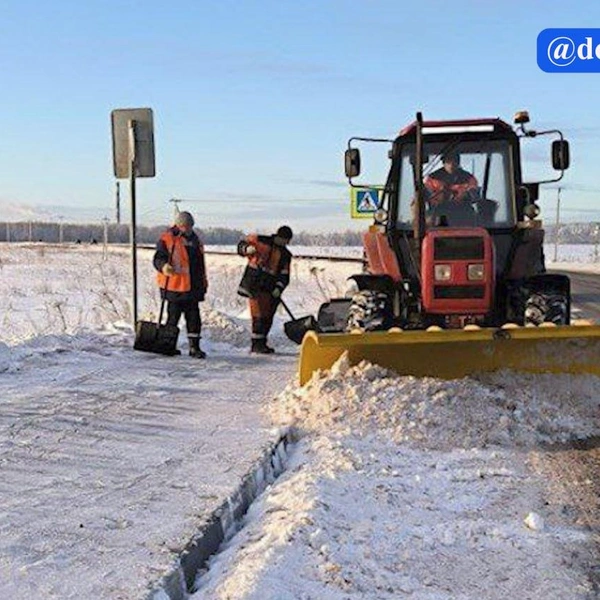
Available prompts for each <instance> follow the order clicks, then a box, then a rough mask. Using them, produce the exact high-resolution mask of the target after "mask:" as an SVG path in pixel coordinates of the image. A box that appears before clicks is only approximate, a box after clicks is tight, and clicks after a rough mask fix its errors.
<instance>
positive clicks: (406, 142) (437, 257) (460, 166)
mask: <svg viewBox="0 0 600 600" xmlns="http://www.w3.org/2000/svg"><path fill="white" fill-rule="evenodd" d="M528 122H529V117H528V114H527V113H526V112H520V113H517V115H516V117H515V124H516V128H515V129H513V128H512V127H511V126H510V125H509V124H507V123H506V122H504V121H502V120H500V119H499V118H488V119H468V120H453V121H423V118H422V116H421V114H420V113H418V114H417V118H416V120H415V121H414V122H413V123H411V124H410V125H408V126H407V127H406V128H404V129H403V130H402V131H401V132H400V134H399V136H398V137H397V138H396V139H395V140H389V141H390V142H391V150H390V152H389V157H390V159H391V164H390V168H389V172H388V175H387V180H386V182H385V186H384V187H383V191H382V196H381V202H380V208H379V210H378V211H377V213H376V215H375V221H374V224H373V225H372V226H371V227H370V228H369V230H368V231H367V232H366V233H365V234H364V236H363V240H364V253H365V269H364V272H363V273H361V274H357V275H356V276H354V277H353V278H352V280H353V282H354V285H355V290H354V293H352V294H351V295H349V296H350V297H347V298H343V299H333V300H331V301H330V302H328V303H326V304H324V305H323V306H322V307H321V309H320V311H319V316H318V323H319V327H318V331H317V332H310V333H309V334H308V335H307V336H305V339H304V343H303V348H302V353H301V368H300V370H301V380H302V382H304V381H306V380H307V378H309V377H310V375H311V374H312V372H313V371H314V370H316V369H318V368H326V367H328V366H330V365H331V364H332V362H333V361H334V360H335V359H336V358H337V357H339V356H340V355H341V353H342V352H344V351H348V353H349V357H350V360H351V362H354V363H355V362H358V361H359V360H361V359H362V358H367V359H370V360H373V361H374V362H378V363H380V364H383V365H385V366H388V367H391V368H394V369H395V370H397V371H399V372H401V373H407V374H414V375H438V376H442V377H456V376H462V375H465V374H469V373H471V372H475V371H478V370H492V369H497V368H503V367H511V368H520V369H524V370H528V371H536V372H537V371H570V372H594V373H600V365H599V363H600V360H599V359H598V356H600V345H599V344H600V327H594V326H588V327H572V326H570V320H571V317H570V306H571V295H570V285H569V279H568V277H566V276H564V275H558V274H552V273H548V272H546V267H545V262H544V251H543V242H544V231H543V229H542V224H541V221H540V220H538V219H537V217H538V215H539V213H540V209H539V207H538V205H537V203H536V201H537V200H538V195H539V186H540V184H543V183H550V182H555V181H558V180H559V179H561V178H562V176H563V174H564V171H565V169H567V168H568V166H569V144H568V142H567V141H566V140H564V138H563V136H562V134H561V132H560V131H558V130H550V131H533V130H529V129H527V128H526V124H527V123H528ZM542 135H553V136H554V137H555V138H556V139H555V140H554V141H553V142H552V166H553V168H554V169H556V170H558V171H560V173H559V175H558V177H556V178H554V179H546V180H544V181H538V182H535V183H525V182H523V180H522V172H521V147H520V144H521V142H522V140H523V139H524V138H534V137H538V136H542ZM382 141H384V140H374V139H370V138H352V139H351V140H350V141H349V144H348V149H347V150H346V154H345V168H346V175H347V177H348V179H349V182H350V184H351V185H352V186H355V187H356V185H355V183H354V181H353V180H354V179H355V178H356V177H357V176H359V175H360V171H361V156H360V150H359V149H358V148H356V147H353V144H354V143H355V142H361V143H365V142H382ZM361 187H362V186H361ZM554 326H556V327H554ZM357 333H359V334H362V335H356V334H357ZM557 344H558V345H557ZM573 344H575V345H576V346H578V348H580V350H581V347H582V345H583V346H585V349H583V350H581V351H580V352H579V354H578V356H577V358H575V357H574V356H573V358H572V359H570V360H566V359H565V358H564V356H565V355H563V359H562V360H554V359H552V358H549V354H550V355H552V353H553V352H555V351H558V352H567V351H569V352H571V350H572V348H571V346H573ZM436 352H439V353H441V354H440V355H439V356H438V355H436ZM569 356H571V355H569ZM440 364H441V365H442V366H439V365H440ZM433 365H436V366H433Z"/></svg>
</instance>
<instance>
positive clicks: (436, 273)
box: [433, 265, 452, 281]
mask: <svg viewBox="0 0 600 600" xmlns="http://www.w3.org/2000/svg"><path fill="white" fill-rule="evenodd" d="M433 277H434V278H435V280H436V281H450V278H451V277H452V267H451V266H450V265H435V267H434V268H433Z"/></svg>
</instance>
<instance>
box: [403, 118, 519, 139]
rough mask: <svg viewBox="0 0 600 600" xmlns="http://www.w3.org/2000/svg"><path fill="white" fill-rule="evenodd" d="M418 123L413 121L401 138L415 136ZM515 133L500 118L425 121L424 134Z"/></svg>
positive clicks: (404, 130)
mask: <svg viewBox="0 0 600 600" xmlns="http://www.w3.org/2000/svg"><path fill="white" fill-rule="evenodd" d="M416 130H417V122H416V121H413V122H412V123H410V125H407V126H406V127H405V128H404V129H402V130H401V131H400V135H401V136H405V135H407V136H410V135H414V134H415V133H416ZM494 131H495V132H506V133H507V132H511V133H512V132H513V128H512V127H511V126H510V125H509V124H508V123H506V122H505V121H502V119H500V118H498V117H490V118H487V119H485V118H483V119H452V120H448V121H423V134H424V135H427V134H443V133H454V134H455V133H463V132H464V133H477V132H494Z"/></svg>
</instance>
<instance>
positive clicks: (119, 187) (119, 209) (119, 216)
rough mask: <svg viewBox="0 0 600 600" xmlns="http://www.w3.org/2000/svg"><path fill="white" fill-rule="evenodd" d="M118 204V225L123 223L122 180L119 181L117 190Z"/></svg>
mask: <svg viewBox="0 0 600 600" xmlns="http://www.w3.org/2000/svg"><path fill="white" fill-rule="evenodd" d="M116 204H117V207H116V208H117V225H120V224H121V182H120V181H117V190H116Z"/></svg>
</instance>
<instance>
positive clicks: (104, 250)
mask: <svg viewBox="0 0 600 600" xmlns="http://www.w3.org/2000/svg"><path fill="white" fill-rule="evenodd" d="M102 223H103V224H104V236H103V238H102V258H103V259H104V260H106V256H107V253H108V217H104V219H102Z"/></svg>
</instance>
